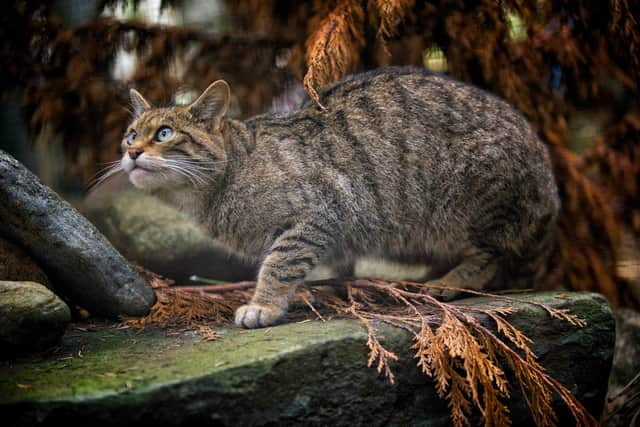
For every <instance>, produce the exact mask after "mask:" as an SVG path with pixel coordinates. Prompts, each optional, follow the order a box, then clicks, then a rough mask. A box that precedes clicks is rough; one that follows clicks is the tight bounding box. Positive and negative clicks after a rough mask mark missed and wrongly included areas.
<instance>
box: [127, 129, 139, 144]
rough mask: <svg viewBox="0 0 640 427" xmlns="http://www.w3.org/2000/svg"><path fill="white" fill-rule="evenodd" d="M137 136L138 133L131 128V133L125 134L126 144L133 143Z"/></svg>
mask: <svg viewBox="0 0 640 427" xmlns="http://www.w3.org/2000/svg"><path fill="white" fill-rule="evenodd" d="M137 136H138V134H137V133H136V131H135V130H132V131H131V133H130V134H129V136H127V144H129V145H131V144H133V141H135V140H136V137H137Z"/></svg>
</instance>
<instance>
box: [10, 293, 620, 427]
mask: <svg viewBox="0 0 640 427" xmlns="http://www.w3.org/2000/svg"><path fill="white" fill-rule="evenodd" d="M518 298H522V299H527V300H530V301H537V302H542V303H545V304H547V305H548V306H551V307H555V308H567V309H570V310H571V312H572V313H574V314H576V315H579V316H580V317H582V318H584V319H586V320H587V326H586V327H584V328H578V327H575V326H571V325H569V324H567V323H566V322H563V321H560V320H556V319H552V318H550V317H549V315H548V314H546V312H545V311H544V310H542V309H541V308H539V307H536V306H532V305H528V304H525V303H518V304H510V303H505V302H501V301H497V300H491V299H487V298H471V299H467V300H463V301H461V304H468V305H473V306H476V307H481V308H488V307H505V306H507V305H509V306H512V307H513V308H514V309H516V310H517V313H516V314H514V315H512V316H510V320H511V321H512V322H513V323H514V324H515V325H517V326H518V327H519V328H521V329H522V331H523V332H524V333H526V334H527V335H528V336H529V337H530V338H532V339H533V341H534V343H533V345H532V348H533V350H534V351H535V353H536V354H537V355H538V358H539V361H540V362H541V364H542V365H543V366H544V367H545V368H546V370H547V372H548V373H549V374H550V375H552V376H553V377H555V378H556V379H558V380H559V381H560V382H561V383H563V384H564V385H565V386H566V387H568V388H569V390H571V392H572V393H573V394H574V395H575V396H576V397H577V398H578V399H579V400H581V401H582V402H583V404H584V405H585V406H586V408H587V409H588V410H589V411H590V412H591V413H592V414H593V415H594V416H595V417H596V418H598V417H599V415H600V412H601V410H602V406H603V403H604V398H605V392H606V388H607V377H608V374H609V370H610V368H611V360H612V357H613V344H614V336H615V332H614V319H613V315H612V312H611V309H610V307H609V305H608V304H607V302H606V301H605V300H604V298H602V297H601V296H599V295H596V294H592V293H558V292H555V293H539V294H529V295H525V294H522V295H519V296H518ZM482 321H483V322H485V323H486V325H488V326H489V325H491V322H488V321H487V320H486V319H483V320H482ZM490 327H492V328H493V326H490ZM379 331H380V336H381V337H382V339H383V343H384V344H385V345H386V346H387V347H388V348H389V349H391V350H393V351H396V352H397V353H398V355H399V356H400V360H399V361H398V363H396V364H394V366H393V369H394V371H395V373H396V383H395V384H394V385H390V384H389V383H388V382H387V381H386V380H385V379H384V378H383V377H382V376H380V375H378V374H377V373H376V372H375V370H374V369H373V368H367V366H366V364H367V347H366V341H367V335H366V333H365V332H364V330H363V328H362V327H361V326H360V325H359V324H358V323H357V322H356V321H349V320H336V321H328V322H326V323H323V322H319V321H312V322H306V323H291V324H285V325H282V326H278V327H273V328H268V329H259V330H250V331H249V330H240V329H236V328H230V329H228V330H225V331H224V335H223V337H222V338H221V339H220V340H218V341H213V342H206V341H203V340H201V339H199V338H197V337H193V336H192V335H189V334H182V335H180V336H167V335H166V333H165V332H164V331H162V330H149V329H147V330H145V331H143V332H142V333H134V332H132V331H127V330H122V329H114V328H106V329H102V330H98V331H96V332H90V333H82V332H71V333H69V334H67V335H66V336H65V338H64V346H63V349H62V350H61V352H60V353H59V355H58V356H57V358H51V359H49V360H37V361H33V362H29V361H24V362H20V363H12V364H10V365H8V366H4V367H2V368H0V411H1V412H2V414H3V418H4V419H5V420H11V422H13V423H14V424H15V425H18V426H21V425H24V426H27V425H29V426H31V425H54V424H56V423H74V424H75V423H78V424H81V423H90V424H91V425H92V426H99V425H119V424H126V425H137V424H144V425H154V426H162V425H305V426H306V425H345V426H346V425H370V426H379V425H385V426H386V425H391V426H394V425H397V426H400V425H402V426H405V425H425V426H449V425H451V420H450V418H449V411H448V408H447V404H446V402H444V401H442V400H440V399H439V398H438V397H437V395H436V392H435V389H434V384H433V382H432V381H431V380H429V379H428V378H427V377H425V376H424V375H423V374H422V373H421V372H420V371H419V370H418V368H417V367H416V366H415V359H414V358H413V354H412V352H411V351H410V349H409V347H410V345H411V343H412V334H410V333H408V332H407V331H405V330H404V329H396V328H392V327H388V326H386V325H380V326H379ZM79 349H81V350H82V357H77V356H76V355H77V353H78V350H79ZM69 357H71V358H69ZM510 383H511V385H512V387H511V390H512V398H511V402H512V404H511V416H512V420H513V424H514V425H517V426H519V427H522V426H529V425H532V420H531V418H530V416H529V412H528V410H527V409H526V405H525V402H524V399H523V397H522V395H521V394H520V387H519V386H518V385H517V383H516V382H515V381H514V380H513V377H512V376H511V382H510ZM16 384H23V386H22V387H17V386H16ZM554 407H555V408H556V410H557V413H558V417H559V419H558V425H575V422H574V420H573V419H572V417H571V416H570V415H569V413H568V411H567V410H566V408H565V407H564V406H563V404H562V403H559V401H558V400H557V399H556V400H555V401H554Z"/></svg>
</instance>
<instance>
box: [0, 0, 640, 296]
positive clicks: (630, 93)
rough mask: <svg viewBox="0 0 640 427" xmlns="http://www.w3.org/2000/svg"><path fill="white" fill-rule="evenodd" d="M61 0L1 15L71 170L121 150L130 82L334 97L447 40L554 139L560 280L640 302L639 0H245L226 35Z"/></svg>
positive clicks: (12, 54) (12, 83)
mask: <svg viewBox="0 0 640 427" xmlns="http://www.w3.org/2000/svg"><path fill="white" fill-rule="evenodd" d="M105 3H113V2H110V1H105ZM134 3H135V2H134ZM170 3H171V4H174V3H179V1H165V2H164V4H170ZM52 4H53V2H52V1H39V2H24V1H19V2H15V3H14V4H13V5H12V6H8V7H7V8H6V9H7V10H6V13H5V14H4V15H3V17H2V18H0V19H1V20H2V25H0V33H1V34H2V42H1V45H0V46H2V51H3V52H4V55H3V56H2V57H3V58H4V59H3V66H2V67H0V73H2V79H1V80H2V81H1V83H0V85H1V87H0V92H2V93H7V92H9V91H11V90H12V89H13V88H15V87H17V86H22V87H23V88H24V92H23V93H24V107H25V112H26V117H27V118H28V120H29V123H30V126H31V130H32V131H33V132H34V133H37V132H39V131H41V130H43V129H48V130H49V131H51V132H52V133H53V134H56V135H60V136H61V140H62V142H63V145H64V148H65V152H66V153H67V156H68V158H69V159H70V160H71V162H70V166H71V167H69V168H67V171H68V172H69V174H70V176H72V175H73V174H81V175H82V176H83V177H84V179H85V181H88V180H89V179H90V177H91V176H93V175H94V174H95V172H96V171H97V170H98V169H99V165H100V164H101V163H105V162H108V161H110V160H114V159H116V158H117V156H118V153H117V149H118V143H119V139H120V132H121V131H122V129H123V128H124V126H125V125H126V122H127V121H128V117H129V116H128V112H127V111H126V109H125V108H123V106H125V105H126V104H127V101H126V92H127V88H128V86H129V85H135V86H136V87H138V88H139V89H140V90H141V91H142V92H144V93H145V96H148V97H149V98H150V99H151V100H152V101H154V102H158V103H163V102H167V101H169V100H170V99H171V96H172V95H173V94H174V93H175V92H176V91H177V90H178V89H180V88H183V89H195V90H201V89H203V88H204V87H205V86H206V85H207V84H208V83H209V82H210V81H211V80H214V79H216V78H225V79H227V80H229V81H230V83H231V86H232V87H233V89H234V94H235V95H236V96H237V101H238V103H237V105H238V107H239V108H238V114H239V115H243V116H249V115H253V114H256V113H259V112H262V111H264V110H265V109H266V107H267V106H268V105H269V104H270V103H271V100H272V99H273V97H274V95H276V94H277V93H280V92H282V90H283V89H284V88H285V87H286V86H287V84H288V82H289V81H291V79H294V78H295V79H299V80H301V81H303V82H304V85H305V87H306V90H307V92H308V93H309V95H310V96H311V97H312V98H314V99H315V100H316V101H317V102H318V104H319V105H320V103H321V102H322V99H321V93H322V92H321V90H320V89H321V88H323V87H325V86H327V85H329V84H331V83H332V82H333V81H335V80H336V79H338V78H339V77H341V76H343V75H344V74H346V73H349V72H352V71H356V70H361V69H369V68H374V67H377V66H381V65H387V64H416V65H419V64H423V63H424V61H425V52H429V51H432V50H433V49H434V48H437V49H440V51H441V52H442V53H443V55H444V58H445V59H446V68H447V70H448V73H449V74H451V75H452V76H454V77H456V78H459V79H461V80H464V81H468V82H471V83H473V84H476V85H478V86H480V87H483V88H485V89H487V90H489V91H492V92H494V93H496V94H498V95H499V96H501V97H504V98H506V99H507V100H509V101H510V102H511V103H512V104H513V105H515V106H516V107H517V108H518V109H519V110H521V111H522V112H523V113H524V114H525V115H526V116H527V118H528V119H529V120H530V121H531V123H532V124H533V126H534V127H535V128H536V129H537V130H538V132H539V134H540V136H541V137H542V138H543V139H544V140H545V141H546V142H547V143H548V144H549V146H550V147H552V154H553V158H554V163H555V172H556V176H557V179H558V182H559V186H560V193H561V196H562V201H563V210H562V217H561V219H560V228H561V232H560V233H559V235H558V237H559V242H558V251H557V256H555V257H553V258H552V259H551V262H552V265H551V266H550V267H552V268H549V269H548V270H549V271H552V272H554V275H553V276H552V277H550V278H549V280H548V281H547V284H546V287H550V286H558V285H559V284H562V285H564V286H567V287H568V288H570V289H590V290H594V291H599V292H601V293H603V294H604V295H606V296H607V298H608V299H609V300H610V301H611V302H612V303H613V304H615V305H630V306H635V307H637V306H638V301H636V300H635V299H634V298H633V297H632V294H631V293H630V292H629V287H628V285H627V283H626V282H625V281H624V280H622V279H620V278H619V277H617V276H616V270H615V267H616V261H617V253H616V251H617V245H618V241H619V232H620V226H621V225H626V226H628V227H629V228H630V229H632V230H635V233H636V236H637V235H638V233H640V206H639V205H638V200H640V197H638V196H639V194H638V186H637V183H638V182H640V166H638V164H639V162H638V138H639V131H638V129H639V122H640V119H639V115H638V114H639V113H638V111H640V105H639V103H640V101H639V100H640V94H639V93H638V92H639V86H638V83H640V80H639V79H640V77H639V76H640V49H638V46H640V30H639V29H638V22H639V16H640V2H639V1H638V0H608V1H605V2H596V1H593V0H581V1H576V2H567V1H561V2H549V1H547V2H540V1H537V0H526V1H515V0H507V1H503V2H495V1H493V0H480V1H476V2H471V3H470V2H466V1H462V0H438V1H424V0H385V1H382V0H366V1H365V0H330V1H321V0H309V1H302V2H290V1H277V0H265V1H258V0H240V1H235V0H234V1H233V2H231V1H229V2H227V4H226V6H227V9H228V12H229V17H230V18H231V20H232V22H231V23H230V25H229V27H230V28H233V29H234V31H236V33H234V34H229V35H224V36H214V35H211V34H209V33H206V32H204V31H202V30H200V29H197V28H183V27H166V26H157V25H149V24H145V23H141V22H130V21H129V22H120V21H115V20H111V19H104V18H96V19H94V20H92V21H90V22H88V23H87V24H84V25H83V26H80V27H76V28H64V27H63V26H62V25H61V24H60V23H59V22H58V20H57V19H56V18H55V16H54V15H53V13H52V7H51V5H52ZM120 48H125V50H127V51H129V52H132V53H135V54H136V55H137V58H138V64H137V67H136V71H135V73H134V75H132V76H129V77H128V78H126V80H124V81H122V80H114V78H113V77H112V68H113V65H114V63H115V58H116V54H117V52H119V49H120ZM256 76H260V78H256ZM303 76H304V78H303ZM581 110H589V111H593V110H599V111H601V110H607V111H609V112H610V113H611V114H610V116H609V118H608V120H607V123H606V124H605V130H604V133H603V135H602V136H601V138H599V139H598V141H597V143H596V144H595V145H594V146H593V147H592V148H591V149H589V150H588V151H587V153H586V154H585V155H584V156H583V157H581V156H577V155H575V154H573V153H571V152H569V151H568V150H567V146H568V142H569V125H568V123H569V121H570V119H571V117H573V115H575V113H576V112H578V111H581Z"/></svg>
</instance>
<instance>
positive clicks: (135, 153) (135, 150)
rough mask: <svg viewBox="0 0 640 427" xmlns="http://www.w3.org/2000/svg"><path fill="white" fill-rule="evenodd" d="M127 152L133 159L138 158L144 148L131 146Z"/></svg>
mask: <svg viewBox="0 0 640 427" xmlns="http://www.w3.org/2000/svg"><path fill="white" fill-rule="evenodd" d="M127 152H128V153H129V157H131V158H132V159H133V160H135V159H137V158H138V156H139V155H140V154H142V149H141V148H129V149H128V150H127Z"/></svg>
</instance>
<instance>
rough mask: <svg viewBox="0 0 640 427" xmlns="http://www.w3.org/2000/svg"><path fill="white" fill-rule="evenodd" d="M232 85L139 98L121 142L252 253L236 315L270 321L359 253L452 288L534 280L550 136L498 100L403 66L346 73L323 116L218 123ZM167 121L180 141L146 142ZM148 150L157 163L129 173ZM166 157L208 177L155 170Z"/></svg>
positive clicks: (544, 226)
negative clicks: (253, 276) (151, 101)
mask: <svg viewBox="0 0 640 427" xmlns="http://www.w3.org/2000/svg"><path fill="white" fill-rule="evenodd" d="M212 88H213V89H212ZM228 91H229V89H228V87H227V86H226V84H224V85H222V84H221V83H217V86H216V87H214V85H212V86H211V87H210V88H209V89H208V90H207V91H205V93H204V94H203V95H202V96H201V97H200V98H199V100H198V101H196V103H200V104H199V105H196V107H198V108H194V106H193V105H192V106H190V107H174V108H166V109H154V108H152V107H150V106H147V107H145V106H144V103H145V102H146V101H145V102H142V101H143V99H136V97H139V96H140V95H139V94H137V93H135V94H133V93H132V99H133V102H134V105H138V106H139V105H142V106H143V107H142V108H141V111H139V115H138V116H137V117H136V118H135V119H134V121H133V123H132V124H131V126H130V129H129V130H128V131H127V134H125V141H123V145H124V147H125V149H130V148H131V146H130V145H128V144H127V142H126V136H127V135H128V134H129V132H130V131H131V130H132V129H135V130H136V131H137V132H138V135H139V140H138V141H137V142H135V143H134V145H136V144H137V146H136V149H138V150H140V151H141V152H142V154H141V155H140V156H139V157H138V158H137V159H136V160H135V161H134V160H133V159H131V158H130V157H128V155H127V154H125V156H124V158H123V167H124V168H125V169H126V170H128V172H129V174H130V179H131V181H132V182H133V183H134V184H135V185H136V186H138V187H141V188H144V189H147V190H150V191H152V192H154V193H156V194H158V195H159V196H160V197H163V198H164V199H166V200H169V201H171V202H173V203H175V204H177V205H178V206H179V207H181V208H183V209H184V210H186V211H188V212H189V213H190V214H192V215H193V216H194V217H195V218H197V219H198V220H199V221H200V222H201V223H202V224H203V225H204V226H205V227H207V229H208V230H209V231H210V232H211V234H212V235H213V236H215V237H216V238H218V239H220V241H222V242H224V243H226V244H227V245H228V246H229V247H231V248H232V249H234V250H236V251H238V252H241V253H243V254H245V255H246V256H248V257H251V258H252V259H255V260H258V261H260V262H261V268H260V272H259V276H258V286H257V288H256V291H255V294H254V296H253V299H252V301H251V303H250V304H248V305H246V306H243V307H241V308H240V309H239V310H238V312H237V313H236V322H237V323H238V324H239V325H243V326H245V327H249V328H253V327H260V326H267V325H271V324H273V323H275V322H277V321H278V320H279V319H280V318H281V317H282V315H283V314H284V313H285V312H286V310H287V306H288V302H289V299H290V297H291V295H292V293H293V292H294V290H295V288H296V286H297V285H298V284H300V283H301V282H302V281H304V279H305V277H306V276H307V275H308V274H309V272H310V271H311V270H312V269H313V268H314V267H316V266H318V265H320V264H323V265H339V266H348V265H349V264H350V263H351V262H352V261H353V260H354V259H355V258H356V257H359V256H363V255H368V256H379V257H383V258H390V259H397V260H403V259H410V260H416V259H417V260H422V261H424V262H437V263H439V264H442V265H449V266H450V270H449V271H448V272H446V274H444V276H443V277H441V278H440V279H439V282H438V283H440V284H444V285H446V286H450V287H453V288H470V289H491V288H495V287H500V286H511V285H514V284H518V285H519V286H527V285H529V286H530V285H531V284H532V280H533V278H534V277H535V276H536V275H537V274H539V272H540V270H541V268H542V267H541V266H542V265H543V264H544V262H543V261H544V260H545V257H547V256H548V254H549V250H550V245H551V242H552V235H553V232H554V228H555V223H556V217H557V213H558V209H559V199H558V195H557V189H556V186H555V182H554V178H553V174H552V170H551V164H550V160H549V156H548V153H547V151H546V148H545V146H544V145H543V144H542V143H541V142H540V140H539V139H538V138H537V136H536V134H535V132H534V131H533V130H532V129H531V127H530V126H529V125H528V123H527V122H526V120H525V119H524V118H523V117H522V116H521V115H520V114H518V113H517V112H516V111H515V110H514V109H513V108H512V107H510V106H509V105H508V104H507V103H505V102H504V101H501V100H499V99H497V98H495V97H494V96H491V95H490V94H487V93H486V92H483V91H481V90H479V89H478V88H475V87H473V86H469V85H467V84H463V83H461V82H457V81H454V80H451V79H449V78H446V77H443V76H441V75H437V74H431V73H428V72H426V71H424V70H422V69H418V68H412V67H407V68H383V69H380V70H376V71H373V72H369V73H365V74H359V75H354V76H351V77H349V78H347V79H345V80H343V81H341V82H339V83H337V84H336V85H334V86H333V87H331V88H329V89H328V90H326V91H324V93H323V94H322V103H323V105H325V106H326V110H319V109H318V108H316V107H315V106H314V105H311V104H310V103H307V104H306V105H304V106H303V107H302V108H301V109H299V110H298V111H295V112H293V113H291V114H282V115H264V116H258V117H255V118H252V119H250V120H247V121H244V122H242V121H237V120H232V119H228V118H226V117H225V113H226V106H227V105H228V97H229V92H228ZM140 98H141V97H140ZM147 105H148V103H147ZM203 105H210V106H211V108H208V109H207V108H203ZM163 125H166V126H171V127H172V128H173V129H174V131H175V135H174V136H173V139H172V140H170V141H167V142H162V143H160V142H153V141H152V138H153V135H154V133H155V132H156V130H157V129H158V128H159V127H160V126H163ZM145 156H146V157H148V159H147V160H146V164H147V165H152V166H147V167H149V170H146V171H142V172H140V171H138V172H136V168H132V166H131V163H132V162H133V163H139V162H140V159H141V158H144V157H145ZM172 156H187V159H188V160H189V162H188V164H186V163H185V164H183V165H182V166H183V167H192V168H193V169H192V173H193V174H195V175H196V176H198V177H200V178H201V179H199V180H198V179H196V178H195V177H191V179H189V177H188V176H187V175H188V173H187V172H184V171H183V172H179V171H172V170H171V169H170V168H168V167H163V166H162V159H168V160H170V159H171V158H172ZM125 163H126V164H127V165H125ZM139 166H142V167H145V161H144V159H143V162H142V163H141V164H140V165H139ZM169 166H170V165H169ZM347 268H348V267H347ZM499 278H500V280H498V279H499ZM434 293H436V294H439V295H441V296H443V297H445V298H450V297H453V296H454V294H455V292H450V291H447V292H438V291H434Z"/></svg>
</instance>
